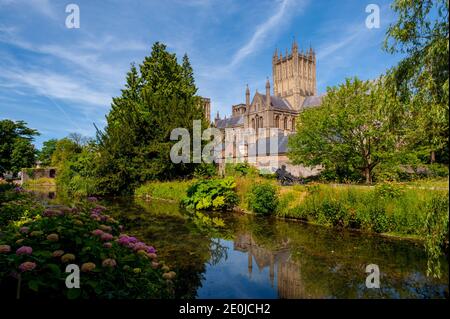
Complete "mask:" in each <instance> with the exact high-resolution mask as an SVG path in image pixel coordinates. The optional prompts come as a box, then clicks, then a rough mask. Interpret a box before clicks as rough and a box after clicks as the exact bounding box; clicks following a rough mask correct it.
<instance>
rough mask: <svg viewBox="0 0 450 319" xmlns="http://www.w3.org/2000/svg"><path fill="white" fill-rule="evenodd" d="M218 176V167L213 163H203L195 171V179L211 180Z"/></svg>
mask: <svg viewBox="0 0 450 319" xmlns="http://www.w3.org/2000/svg"><path fill="white" fill-rule="evenodd" d="M215 176H217V167H216V165H215V164H213V163H201V164H200V165H198V166H197V167H196V168H195V170H194V177H195V178H211V177H215Z"/></svg>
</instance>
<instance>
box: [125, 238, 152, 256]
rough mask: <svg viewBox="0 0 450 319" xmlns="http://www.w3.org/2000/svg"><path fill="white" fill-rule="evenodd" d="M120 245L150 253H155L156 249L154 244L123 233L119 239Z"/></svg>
mask: <svg viewBox="0 0 450 319" xmlns="http://www.w3.org/2000/svg"><path fill="white" fill-rule="evenodd" d="M117 242H118V243H119V244H120V245H122V246H125V247H128V248H131V249H133V250H134V251H145V252H146V253H148V254H155V257H156V249H155V248H154V247H153V246H148V245H147V244H146V243H144V242H141V241H138V240H137V238H136V237H132V236H128V235H125V234H122V235H120V236H119V239H118V241H117Z"/></svg>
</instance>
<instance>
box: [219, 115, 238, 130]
mask: <svg viewBox="0 0 450 319" xmlns="http://www.w3.org/2000/svg"><path fill="white" fill-rule="evenodd" d="M243 124H244V117H243V116H242V115H241V116H234V117H230V118H228V119H223V120H217V121H216V127H217V128H219V129H220V128H227V127H235V126H239V125H243Z"/></svg>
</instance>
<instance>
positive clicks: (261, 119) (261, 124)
mask: <svg viewBox="0 0 450 319" xmlns="http://www.w3.org/2000/svg"><path fill="white" fill-rule="evenodd" d="M263 121H264V120H263V118H262V116H260V117H259V127H263V126H264V125H263V124H264V122H263Z"/></svg>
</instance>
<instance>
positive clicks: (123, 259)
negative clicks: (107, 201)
mask: <svg viewBox="0 0 450 319" xmlns="http://www.w3.org/2000/svg"><path fill="white" fill-rule="evenodd" d="M120 227H121V226H120V225H118V222H117V221H116V220H114V219H113V218H112V217H110V216H108V215H106V214H105V213H104V208H103V207H101V206H94V207H92V206H90V205H89V206H85V207H80V208H78V209H76V208H68V207H61V208H59V209H47V210H45V211H44V212H43V213H42V215H37V216H35V217H33V218H27V219H24V220H22V221H21V222H20V223H13V224H10V225H8V226H7V227H5V228H4V229H3V237H2V238H1V239H0V245H2V246H1V247H2V251H1V252H0V286H1V287H2V293H3V294H4V295H7V293H9V296H10V297H13V296H15V295H17V296H18V297H20V298H35V297H36V296H46V297H51V298H69V299H74V298H107V299H110V298H115V299H117V298H126V299H129V298H167V297H171V296H172V287H171V284H170V280H171V279H173V278H174V276H175V273H174V272H170V271H169V269H168V268H167V267H166V266H163V263H162V262H158V260H157V255H156V253H155V249H154V248H153V247H151V246H148V245H146V244H144V243H142V242H139V241H138V240H137V239H136V238H134V237H129V236H125V235H120V236H119V234H120ZM117 239H118V240H117ZM19 252H22V253H19ZM68 263H75V264H77V265H78V266H79V267H80V268H81V273H80V288H79V289H67V287H66V285H65V279H66V277H67V275H68V274H67V273H66V272H65V270H66V265H67V264H68ZM11 274H12V276H11ZM16 287H19V288H18V289H17V290H16ZM15 290H16V291H15Z"/></svg>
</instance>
